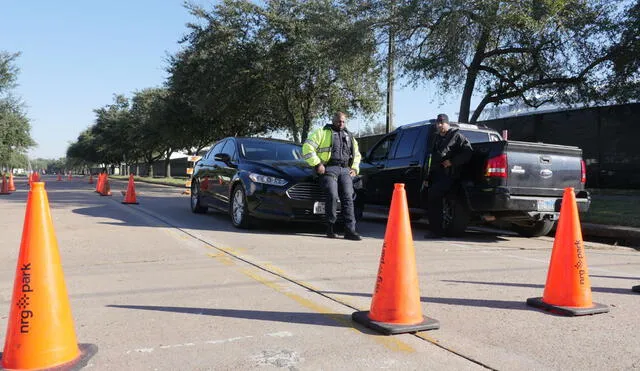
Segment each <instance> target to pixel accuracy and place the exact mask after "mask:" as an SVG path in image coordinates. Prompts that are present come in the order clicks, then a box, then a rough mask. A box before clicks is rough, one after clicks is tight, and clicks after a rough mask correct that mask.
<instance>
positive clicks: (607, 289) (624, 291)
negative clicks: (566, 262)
mask: <svg viewBox="0 0 640 371" xmlns="http://www.w3.org/2000/svg"><path fill="white" fill-rule="evenodd" d="M441 281H442V282H452V283H468V284H472V285H491V286H510V287H531V288H539V289H540V290H543V289H544V285H537V284H530V283H507V282H482V281H457V280H441ZM591 291H592V292H602V293H609V294H625V295H633V293H631V292H629V289H628V288H624V289H619V288H613V287H593V286H591ZM540 294H541V295H542V291H541V292H540Z"/></svg>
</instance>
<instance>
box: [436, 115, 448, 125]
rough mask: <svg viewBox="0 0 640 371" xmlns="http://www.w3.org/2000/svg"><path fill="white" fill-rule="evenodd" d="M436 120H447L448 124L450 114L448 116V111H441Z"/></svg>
mask: <svg viewBox="0 0 640 371" xmlns="http://www.w3.org/2000/svg"><path fill="white" fill-rule="evenodd" d="M436 122H446V123H447V124H448V123H449V116H447V114H446V113H441V114H439V115H438V117H437V118H436Z"/></svg>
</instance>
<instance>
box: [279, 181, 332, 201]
mask: <svg viewBox="0 0 640 371" xmlns="http://www.w3.org/2000/svg"><path fill="white" fill-rule="evenodd" d="M287 196H289V198H290V199H292V200H324V198H325V196H324V192H323V191H322V189H320V185H319V184H317V183H298V184H296V185H294V186H293V187H291V188H289V189H288V190H287Z"/></svg>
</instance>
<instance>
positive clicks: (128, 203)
mask: <svg viewBox="0 0 640 371" xmlns="http://www.w3.org/2000/svg"><path fill="white" fill-rule="evenodd" d="M122 203H123V204H125V205H140V202H126V201H122Z"/></svg>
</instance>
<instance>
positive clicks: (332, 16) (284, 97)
mask: <svg viewBox="0 0 640 371" xmlns="http://www.w3.org/2000/svg"><path fill="white" fill-rule="evenodd" d="M349 10H350V9H349V8H348V7H346V6H344V5H342V4H340V3H339V2H335V1H299V0H275V1H270V2H268V5H267V7H266V8H265V9H264V15H265V17H266V28H265V30H264V32H265V35H266V39H265V40H264V42H267V43H268V51H267V61H268V63H267V66H268V69H267V74H266V76H265V77H267V79H268V81H271V83H272V89H271V91H272V95H271V96H272V97H273V98H274V99H273V102H272V105H273V107H274V112H273V113H274V116H275V117H276V118H277V121H280V122H284V123H286V128H287V129H288V130H289V132H290V134H291V136H292V138H293V140H294V141H304V140H305V139H306V137H307V135H308V133H309V130H310V128H311V126H312V124H313V123H314V121H316V120H317V119H319V118H321V117H330V116H331V114H332V113H333V112H335V111H338V110H340V111H352V112H353V111H358V112H362V113H365V114H372V113H375V112H377V110H378V109H379V106H380V98H381V95H380V91H379V86H378V82H379V80H380V76H381V69H380V67H379V66H378V64H377V60H376V58H375V56H376V40H375V38H374V34H373V33H372V32H371V30H370V28H369V27H367V24H366V23H365V22H363V21H361V20H359V19H357V18H356V19H354V18H352V17H350V13H349Z"/></svg>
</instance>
